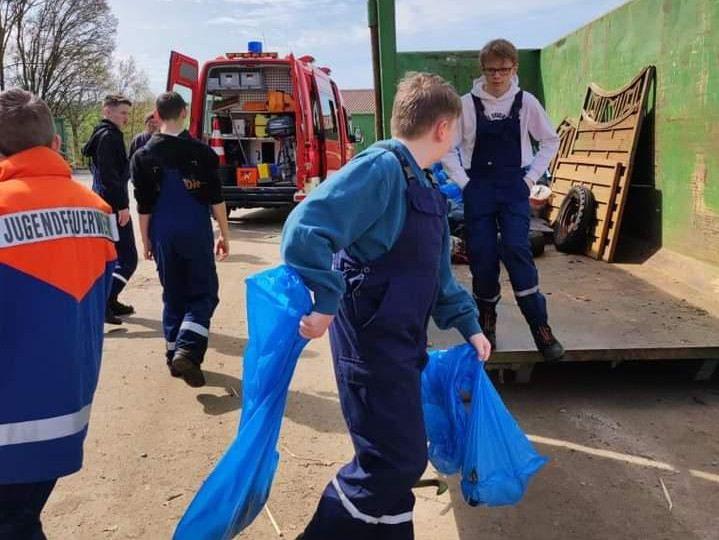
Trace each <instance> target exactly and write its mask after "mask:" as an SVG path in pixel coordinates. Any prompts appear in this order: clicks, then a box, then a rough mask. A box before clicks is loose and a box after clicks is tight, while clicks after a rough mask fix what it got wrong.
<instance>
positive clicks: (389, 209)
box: [282, 140, 481, 339]
mask: <svg viewBox="0 0 719 540" xmlns="http://www.w3.org/2000/svg"><path fill="white" fill-rule="evenodd" d="M387 142H389V144H391V145H392V146H393V147H394V148H396V149H398V150H399V151H400V152H402V153H403V154H404V155H405V156H406V157H407V159H408V161H409V163H410V164H411V165H412V167H413V169H414V173H415V176H416V177H417V178H418V179H419V181H420V182H422V183H423V184H424V185H425V186H427V187H429V181H428V180H427V178H426V176H425V173H424V172H423V171H422V169H421V168H420V167H419V165H418V164H417V162H416V161H415V159H414V157H413V156H412V154H411V153H410V152H409V150H407V148H406V147H405V146H404V145H403V144H402V143H400V142H399V141H396V140H390V141H387ZM406 215H407V181H406V179H405V177H404V172H403V171H402V167H401V165H400V163H399V161H398V160H397V158H396V157H395V156H394V155H393V154H392V153H391V152H389V151H387V150H384V149H382V148H379V147H376V146H373V147H370V148H368V149H367V150H365V151H364V152H362V153H361V154H360V155H358V156H357V157H355V159H353V160H352V161H351V162H350V163H348V164H347V165H346V166H345V167H343V168H342V169H341V170H340V171H339V172H337V173H335V174H334V175H333V176H332V177H330V178H329V179H328V180H326V181H325V182H323V183H322V184H321V185H320V186H319V187H318V188H316V189H315V190H313V191H312V192H311V193H310V195H309V196H308V197H307V199H305V201H304V202H302V204H300V205H299V206H298V207H297V208H295V209H294V210H293V211H292V213H291V214H290V215H289V217H288V218H287V222H286V223H285V227H284V230H283V233H282V258H283V260H284V262H285V263H286V264H288V265H289V266H291V267H293V268H294V269H295V270H297V272H298V273H299V274H300V276H301V277H302V279H303V280H304V282H305V284H306V285H307V287H308V288H309V289H310V290H311V291H312V292H313V293H314V297H315V306H314V309H315V311H318V312H320V313H324V314H328V315H333V314H335V313H336V312H337V310H338V308H339V302H340V298H341V297H342V294H343V293H344V291H345V283H344V279H343V277H342V274H341V273H340V272H337V271H335V270H333V269H332V256H333V254H334V253H337V252H339V251H341V250H342V249H344V250H346V251H347V253H348V254H349V255H350V256H351V257H352V258H353V259H355V260H357V261H358V262H360V263H366V262H371V261H374V260H376V259H378V258H379V257H381V256H382V255H384V254H385V253H387V252H388V251H389V250H390V249H391V248H392V246H393V245H394V243H395V242H396V241H397V239H398V238H399V235H400V233H401V232H402V229H403V227H404V221H405V217H406ZM439 272H440V276H439V279H440V291H439V297H438V299H437V303H436V304H435V307H434V311H433V312H432V318H433V319H434V321H435V323H436V324H437V326H439V327H440V328H441V329H443V330H446V329H449V328H456V329H457V330H459V332H460V333H461V334H462V335H463V336H464V337H465V339H467V338H469V337H470V336H472V335H474V334H477V333H479V332H481V329H480V326H479V323H478V321H477V319H478V314H477V307H476V305H475V303H474V300H472V297H471V296H470V294H469V293H468V292H467V291H466V290H465V289H464V288H462V287H461V286H460V285H459V284H458V283H457V281H456V280H455V279H454V276H453V275H452V265H451V259H450V239H449V225H448V224H447V223H445V231H444V241H443V243H442V262H441V266H440V271H439Z"/></svg>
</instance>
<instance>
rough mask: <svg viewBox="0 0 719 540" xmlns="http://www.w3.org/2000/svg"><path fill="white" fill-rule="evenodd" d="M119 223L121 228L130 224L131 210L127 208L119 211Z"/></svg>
mask: <svg viewBox="0 0 719 540" xmlns="http://www.w3.org/2000/svg"><path fill="white" fill-rule="evenodd" d="M117 223H118V225H120V227H124V226H125V225H127V224H128V223H130V210H129V209H128V208H125V209H124V210H118V212H117Z"/></svg>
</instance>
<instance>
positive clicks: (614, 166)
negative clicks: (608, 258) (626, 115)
mask: <svg viewBox="0 0 719 540" xmlns="http://www.w3.org/2000/svg"><path fill="white" fill-rule="evenodd" d="M623 171H624V165H622V164H621V163H619V162H616V161H615V162H607V161H603V160H600V161H593V160H591V159H574V158H566V159H560V160H558V161H557V166H556V167H555V170H554V176H553V182H552V193H553V194H554V197H553V198H554V200H556V199H560V200H564V197H565V196H566V195H567V193H569V190H571V189H572V188H573V187H574V186H584V187H587V188H589V189H590V190H591V191H592V194H593V195H594V199H595V201H596V203H597V214H596V220H595V223H594V228H593V230H592V233H591V234H592V242H591V243H590V244H589V247H588V250H587V255H589V256H590V257H593V258H595V259H601V258H602V253H601V251H600V250H601V246H605V245H607V238H608V237H609V235H610V233H611V232H612V222H611V215H612V213H613V212H614V211H615V209H616V204H615V201H616V199H617V189H618V185H619V180H620V178H621V177H622V173H623ZM558 217H559V206H552V208H551V210H550V214H549V219H550V222H554V221H556V219H557V218H558Z"/></svg>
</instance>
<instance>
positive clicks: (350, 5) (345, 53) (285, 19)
mask: <svg viewBox="0 0 719 540" xmlns="http://www.w3.org/2000/svg"><path fill="white" fill-rule="evenodd" d="M395 2H396V12H397V44H398V50H400V51H431V50H441V51H447V50H478V49H480V48H481V47H482V45H483V44H484V43H485V42H487V41H489V40H490V39H493V38H496V37H503V38H506V39H509V40H511V41H512V42H514V44H515V45H517V47H519V48H523V49H529V48H540V47H544V46H546V45H549V44H551V43H553V42H555V41H557V40H558V39H561V38H562V37H564V36H566V35H567V34H569V33H571V32H572V31H574V30H575V29H577V28H579V27H581V26H583V25H585V24H587V23H589V22H591V21H592V20H594V19H596V18H597V17H600V16H602V15H604V14H606V13H608V12H609V11H611V10H613V9H615V8H617V7H619V6H621V5H622V4H625V3H626V2H627V0H592V1H591V2H589V1H587V0H395ZM109 3H110V6H111V9H112V11H113V13H114V14H115V16H116V17H117V18H118V22H119V24H118V36H117V37H118V39H117V50H116V56H117V57H118V58H127V57H128V56H133V57H134V58H135V60H136V61H137V62H138V64H139V66H140V67H141V68H142V69H144V70H145V72H146V73H147V74H148V76H149V78H150V84H151V88H152V90H153V91H154V92H161V91H163V90H164V86H165V84H166V80H167V65H168V59H169V54H170V51H171V50H176V51H178V52H181V53H183V54H186V55H187V56H191V57H193V58H196V59H197V60H199V61H200V63H201V64H202V63H203V62H205V61H207V60H211V59H213V58H216V57H217V56H220V55H222V54H224V53H227V52H243V51H246V50H247V42H248V41H262V42H264V49H265V50H266V51H276V52H279V53H280V54H281V55H284V54H286V53H287V52H293V53H295V54H296V55H297V56H302V55H305V54H310V55H312V56H314V57H315V58H316V59H317V64H318V65H320V66H327V67H329V68H331V69H332V74H333V78H334V79H335V80H336V81H337V84H338V85H339V86H340V88H342V89H351V88H371V87H372V65H371V52H370V44H369V30H368V28H367V1H366V0H109Z"/></svg>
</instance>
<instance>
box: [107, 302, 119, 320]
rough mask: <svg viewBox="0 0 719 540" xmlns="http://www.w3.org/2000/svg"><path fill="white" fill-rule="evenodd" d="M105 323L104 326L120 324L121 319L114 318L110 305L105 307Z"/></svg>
mask: <svg viewBox="0 0 719 540" xmlns="http://www.w3.org/2000/svg"><path fill="white" fill-rule="evenodd" d="M105 323H106V324H122V319H120V318H118V317H116V316H115V314H114V313H113V311H112V308H111V307H110V304H107V306H105Z"/></svg>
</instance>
